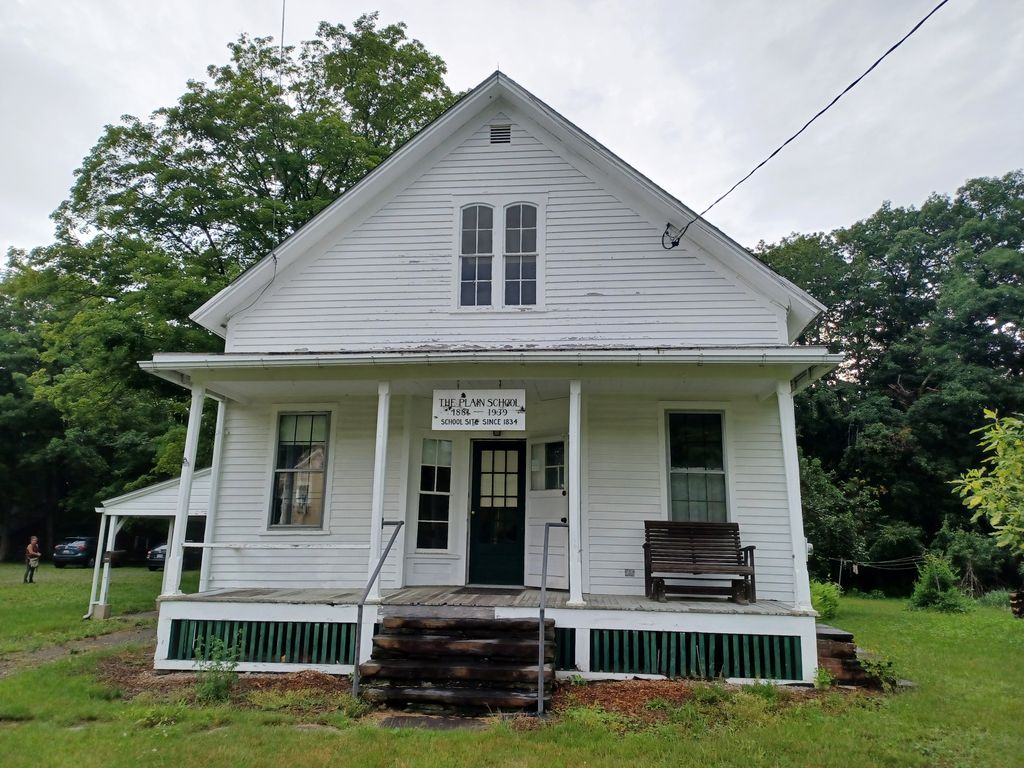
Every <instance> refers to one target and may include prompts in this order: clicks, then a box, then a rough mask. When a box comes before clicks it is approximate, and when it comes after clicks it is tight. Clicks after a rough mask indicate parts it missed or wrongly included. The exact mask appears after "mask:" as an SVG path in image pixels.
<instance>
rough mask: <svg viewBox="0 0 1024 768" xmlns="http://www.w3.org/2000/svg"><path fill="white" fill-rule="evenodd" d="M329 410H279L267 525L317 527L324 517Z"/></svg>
mask: <svg viewBox="0 0 1024 768" xmlns="http://www.w3.org/2000/svg"><path fill="white" fill-rule="evenodd" d="M329 426H330V414H327V413H282V414H280V415H279V416H278V419H277V455H276V457H275V461H274V493H273V499H272V501H271V509H270V526H271V527H272V528H281V527H289V526H303V527H307V528H319V527H321V526H322V525H323V521H324V480H325V477H324V475H325V468H326V466H327V434H328V429H329Z"/></svg>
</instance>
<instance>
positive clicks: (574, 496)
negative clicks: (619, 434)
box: [566, 380, 586, 606]
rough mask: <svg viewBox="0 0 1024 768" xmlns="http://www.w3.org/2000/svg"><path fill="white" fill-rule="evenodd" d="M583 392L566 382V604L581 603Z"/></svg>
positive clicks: (573, 384)
mask: <svg viewBox="0 0 1024 768" xmlns="http://www.w3.org/2000/svg"><path fill="white" fill-rule="evenodd" d="M582 403H583V393H582V387H581V386H580V382H579V381H578V380H573V381H570V382H569V465H568V467H567V468H566V472H567V474H568V477H567V478H566V480H567V482H566V485H567V486H568V491H569V600H568V602H567V603H566V605H569V606H582V605H586V603H584V602H583V537H582V535H581V534H582V528H583V481H582V472H581V470H582V466H583V465H582V462H581V461H580V432H581V429H582V425H583V417H582Z"/></svg>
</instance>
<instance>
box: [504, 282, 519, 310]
mask: <svg viewBox="0 0 1024 768" xmlns="http://www.w3.org/2000/svg"><path fill="white" fill-rule="evenodd" d="M505 303H506V304H508V305H509V306H510V307H518V306H519V303H520V299H519V283H518V282H516V281H510V282H507V283H505Z"/></svg>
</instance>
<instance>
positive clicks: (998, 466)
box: [953, 410, 1024, 556]
mask: <svg viewBox="0 0 1024 768" xmlns="http://www.w3.org/2000/svg"><path fill="white" fill-rule="evenodd" d="M985 418H986V419H988V420H989V423H988V424H986V425H985V426H984V427H982V428H981V429H979V430H975V431H976V432H980V433H981V448H982V450H983V451H984V452H985V458H984V459H982V466H980V467H974V468H973V469H970V470H968V471H967V472H966V473H964V474H963V475H961V476H960V478H959V479H958V480H954V481H953V485H954V487H955V488H956V491H957V495H959V497H960V498H961V499H962V500H963V503H964V504H965V505H966V507H967V508H968V509H969V510H972V511H973V513H974V517H973V518H972V519H973V520H975V521H977V520H979V519H985V520H986V521H988V523H989V524H990V525H991V526H992V528H993V529H994V531H993V535H994V536H995V537H996V542H997V543H998V544H999V546H1001V547H1006V548H1007V549H1009V550H1011V551H1012V552H1014V553H1016V554H1017V555H1022V556H1024V419H1022V418H1021V417H1018V416H1004V417H1002V418H1000V417H999V414H997V413H996V412H995V411H989V410H986V411H985Z"/></svg>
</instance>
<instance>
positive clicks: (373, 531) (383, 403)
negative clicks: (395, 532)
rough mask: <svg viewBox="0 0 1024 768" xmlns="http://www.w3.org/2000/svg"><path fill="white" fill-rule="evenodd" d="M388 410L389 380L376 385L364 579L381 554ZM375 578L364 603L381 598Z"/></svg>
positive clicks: (389, 400) (378, 581)
mask: <svg viewBox="0 0 1024 768" xmlns="http://www.w3.org/2000/svg"><path fill="white" fill-rule="evenodd" d="M390 410H391V382H389V381H381V382H379V383H378V384H377V440H376V451H375V452H374V456H373V489H372V492H371V497H370V558H369V563H368V564H367V568H366V578H367V579H369V578H370V577H371V576H372V575H373V569H374V568H376V567H377V559H378V558H379V557H380V542H381V529H382V528H383V526H384V480H385V477H386V476H387V458H388V417H389V414H390ZM381 578H382V577H378V578H377V580H376V581H374V583H373V586H372V588H371V589H370V594H369V595H367V602H374V603H375V602H379V601H380V579H381Z"/></svg>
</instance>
